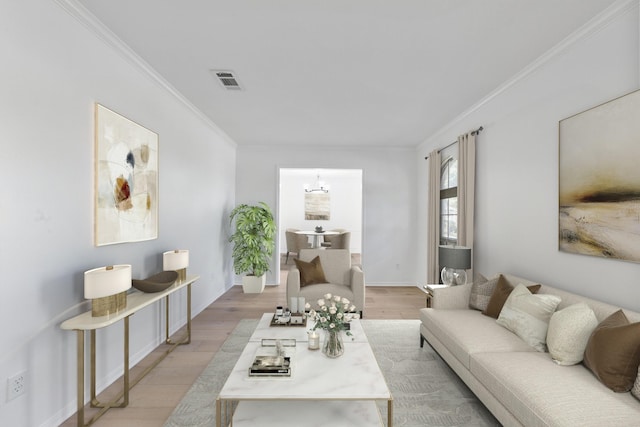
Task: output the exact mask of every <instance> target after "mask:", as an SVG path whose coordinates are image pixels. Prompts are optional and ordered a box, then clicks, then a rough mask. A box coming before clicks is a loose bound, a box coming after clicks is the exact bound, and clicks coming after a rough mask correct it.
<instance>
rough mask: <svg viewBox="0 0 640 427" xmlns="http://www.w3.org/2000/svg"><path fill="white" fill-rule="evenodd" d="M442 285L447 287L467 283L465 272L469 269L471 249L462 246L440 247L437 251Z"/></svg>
mask: <svg viewBox="0 0 640 427" xmlns="http://www.w3.org/2000/svg"><path fill="white" fill-rule="evenodd" d="M438 258H439V262H440V265H441V266H442V267H443V268H442V271H441V272H440V278H442V283H444V284H445V285H447V286H456V285H464V284H465V283H467V271H466V270H468V269H470V268H471V248H466V247H464V246H440V247H439V250H438Z"/></svg>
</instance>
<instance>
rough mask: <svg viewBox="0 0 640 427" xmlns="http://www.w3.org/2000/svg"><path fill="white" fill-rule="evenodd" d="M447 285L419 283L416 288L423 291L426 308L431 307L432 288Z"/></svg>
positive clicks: (440, 287)
mask: <svg viewBox="0 0 640 427" xmlns="http://www.w3.org/2000/svg"><path fill="white" fill-rule="evenodd" d="M446 287H447V285H435V284H434V285H421V286H418V289H420V290H421V291H422V292H424V293H425V307H427V308H431V306H432V303H433V290H434V289H442V288H446Z"/></svg>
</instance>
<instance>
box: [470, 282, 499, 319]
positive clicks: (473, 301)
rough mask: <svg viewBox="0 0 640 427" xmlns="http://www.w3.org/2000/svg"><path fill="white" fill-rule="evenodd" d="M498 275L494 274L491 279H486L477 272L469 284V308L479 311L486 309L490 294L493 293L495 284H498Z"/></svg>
mask: <svg viewBox="0 0 640 427" xmlns="http://www.w3.org/2000/svg"><path fill="white" fill-rule="evenodd" d="M499 277H500V276H499V275H496V276H495V277H492V278H491V279H487V278H486V277H484V276H483V275H482V274H478V276H477V277H476V278H475V279H474V281H473V284H472V285H471V295H470V296H469V308H473V309H475V310H480V311H484V310H486V309H487V306H488V305H489V300H490V299H491V295H493V291H494V290H495V289H496V285H497V284H498V278H499Z"/></svg>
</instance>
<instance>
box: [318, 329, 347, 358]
mask: <svg viewBox="0 0 640 427" xmlns="http://www.w3.org/2000/svg"><path fill="white" fill-rule="evenodd" d="M322 352H323V353H324V354H325V355H326V356H327V357H331V358H336V357H340V356H342V354H343V353H344V343H343V342H342V334H340V331H335V330H333V331H326V333H325V335H324V344H323V346H322Z"/></svg>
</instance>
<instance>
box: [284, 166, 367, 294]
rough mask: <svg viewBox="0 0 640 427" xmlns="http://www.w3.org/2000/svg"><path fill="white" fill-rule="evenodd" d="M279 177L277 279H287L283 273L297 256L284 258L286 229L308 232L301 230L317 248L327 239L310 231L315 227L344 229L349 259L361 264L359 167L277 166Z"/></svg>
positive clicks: (360, 178) (330, 229)
mask: <svg viewBox="0 0 640 427" xmlns="http://www.w3.org/2000/svg"><path fill="white" fill-rule="evenodd" d="M278 179H279V186H278V237H277V248H278V253H279V254H280V256H279V257H278V261H277V263H278V269H279V271H280V277H279V282H278V283H279V284H284V283H286V274H287V272H288V270H289V268H290V267H291V266H293V265H295V262H294V261H293V258H294V257H297V256H298V254H297V253H289V256H288V259H287V239H286V234H285V232H286V230H287V229H296V230H299V231H301V232H307V233H308V234H303V233H301V234H303V235H305V236H306V237H307V241H308V243H309V244H310V245H311V246H313V245H317V246H319V247H320V248H323V247H325V248H326V244H327V242H325V240H327V241H328V240H329V239H324V237H323V236H322V235H320V236H315V235H313V234H312V232H313V231H315V230H316V227H322V230H324V231H332V230H346V231H348V232H349V233H350V238H349V244H348V249H349V251H350V252H351V258H352V263H354V264H361V263H362V240H363V236H362V228H363V227H362V221H363V220H362V218H363V200H362V182H363V181H362V169H319V168H280V169H279V174H278ZM323 243H324V245H323Z"/></svg>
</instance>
